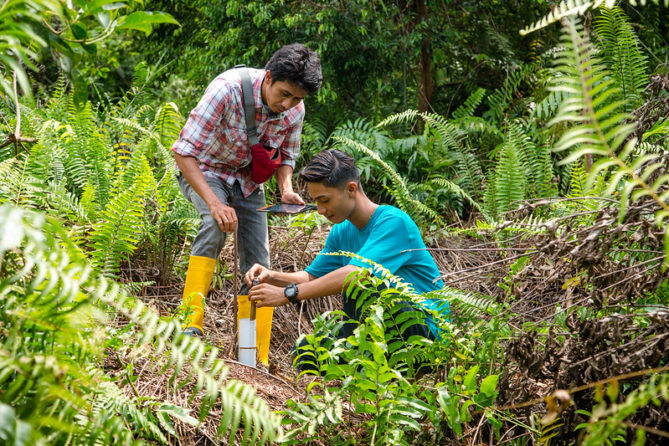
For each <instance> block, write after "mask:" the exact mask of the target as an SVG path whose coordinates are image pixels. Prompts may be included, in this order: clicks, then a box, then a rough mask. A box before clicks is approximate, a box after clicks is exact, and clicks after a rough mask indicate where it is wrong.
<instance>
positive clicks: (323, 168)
mask: <svg viewBox="0 0 669 446" xmlns="http://www.w3.org/2000/svg"><path fill="white" fill-rule="evenodd" d="M300 178H302V180H304V181H306V182H308V183H323V185H324V186H327V187H342V186H344V185H345V184H346V183H348V182H349V181H355V182H356V183H360V172H359V171H358V168H357V167H356V166H355V160H354V159H353V157H352V156H351V155H348V154H346V153H344V152H340V151H339V150H334V149H332V150H324V151H322V152H321V153H319V154H318V155H316V156H315V157H314V158H313V159H312V160H311V162H310V163H309V164H307V166H306V167H305V168H304V169H302V172H300Z"/></svg>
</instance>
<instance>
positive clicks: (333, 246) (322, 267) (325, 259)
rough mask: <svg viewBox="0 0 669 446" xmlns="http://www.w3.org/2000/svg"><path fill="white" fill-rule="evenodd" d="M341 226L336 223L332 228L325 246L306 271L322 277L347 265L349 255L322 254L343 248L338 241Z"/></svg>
mask: <svg viewBox="0 0 669 446" xmlns="http://www.w3.org/2000/svg"><path fill="white" fill-rule="evenodd" d="M338 229H339V228H338V227H337V226H336V225H335V226H333V227H332V229H331V230H330V233H329V234H328V238H327V239H325V246H324V247H323V249H322V250H321V252H320V253H319V254H318V255H317V256H316V258H315V259H314V261H313V262H311V264H310V265H309V266H307V268H306V270H305V271H306V272H308V273H309V274H311V275H312V276H314V277H322V276H324V275H326V274H327V273H330V272H332V271H334V270H336V269H339V268H341V267H342V266H345V265H346V263H348V257H343V256H327V255H322V254H325V253H329V252H338V251H340V250H341V248H340V247H339V244H338V243H337V241H338V239H339V236H338V233H339V230H338Z"/></svg>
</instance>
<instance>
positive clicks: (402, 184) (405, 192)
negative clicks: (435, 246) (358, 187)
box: [332, 136, 439, 220]
mask: <svg viewBox="0 0 669 446" xmlns="http://www.w3.org/2000/svg"><path fill="white" fill-rule="evenodd" d="M332 138H333V139H334V140H335V141H338V142H340V143H342V144H344V145H346V146H349V147H352V148H354V149H356V150H358V151H360V152H363V153H364V154H366V155H367V156H369V157H370V158H372V159H374V160H375V161H376V162H377V163H379V164H380V165H381V166H382V167H383V168H384V170H385V171H386V173H388V174H389V175H390V176H391V177H392V179H393V187H392V188H389V191H390V193H391V194H392V195H393V197H394V198H395V200H396V201H397V205H398V207H399V208H400V209H402V210H403V211H404V212H406V213H407V214H409V215H416V214H419V215H420V214H424V215H426V216H428V217H429V218H431V219H433V220H439V215H438V214H437V213H436V212H435V211H434V210H432V209H430V208H429V207H427V206H425V205H424V204H423V203H421V202H420V201H418V200H415V199H414V198H413V197H412V196H411V192H410V191H409V189H408V187H407V184H406V181H405V180H404V178H403V177H402V176H401V175H400V174H399V173H397V171H395V169H393V168H392V167H391V166H390V165H389V164H388V163H386V162H385V161H384V160H383V159H381V157H380V156H379V155H378V154H377V153H376V152H374V151H373V150H370V149H369V148H368V147H366V146H365V145H363V144H360V143H359V142H357V141H353V140H351V139H348V138H343V137H340V136H334V137H332Z"/></svg>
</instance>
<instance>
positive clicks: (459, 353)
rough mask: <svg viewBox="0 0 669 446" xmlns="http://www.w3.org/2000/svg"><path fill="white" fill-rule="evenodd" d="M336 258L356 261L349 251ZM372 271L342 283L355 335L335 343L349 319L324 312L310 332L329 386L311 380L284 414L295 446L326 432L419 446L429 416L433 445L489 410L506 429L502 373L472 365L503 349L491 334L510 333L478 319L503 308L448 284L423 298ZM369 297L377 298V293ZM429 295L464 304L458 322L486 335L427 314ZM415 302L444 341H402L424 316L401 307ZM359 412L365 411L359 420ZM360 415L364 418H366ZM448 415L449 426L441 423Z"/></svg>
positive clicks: (336, 437) (332, 438)
mask: <svg viewBox="0 0 669 446" xmlns="http://www.w3.org/2000/svg"><path fill="white" fill-rule="evenodd" d="M333 255H345V256H350V257H356V256H355V254H352V253H339V254H333ZM369 272H373V274H374V275H370V274H368V273H367V272H365V271H362V272H357V273H352V274H351V276H350V277H349V280H348V281H347V285H345V287H346V291H347V292H348V293H351V295H352V296H353V297H354V298H355V299H356V302H358V305H359V306H360V308H361V311H362V317H361V319H360V324H359V326H357V328H355V330H354V331H353V334H352V335H351V336H349V337H348V338H347V339H339V340H334V337H333V336H332V334H333V333H335V332H336V331H337V330H339V329H340V328H341V326H342V321H340V316H344V314H343V313H342V312H340V311H338V312H332V313H330V314H328V315H325V316H324V317H320V318H318V319H317V320H316V321H315V324H316V327H315V331H314V334H312V335H308V336H307V337H306V339H307V340H308V342H309V344H310V345H311V346H312V347H313V349H314V352H315V356H316V358H317V363H315V364H311V365H312V366H314V367H315V368H316V369H317V370H318V373H320V375H321V376H323V383H322V384H321V383H319V382H318V381H316V382H314V383H313V384H312V385H310V386H309V387H308V389H307V390H308V395H307V397H308V398H307V401H305V402H290V403H289V408H288V410H286V411H284V415H285V416H286V418H287V419H286V420H285V421H284V422H285V423H289V424H291V425H292V428H291V429H290V430H289V431H288V433H287V435H288V438H290V439H291V441H290V442H291V443H300V442H305V441H310V440H316V439H318V438H321V439H322V438H328V441H329V442H330V444H350V442H351V441H354V438H355V441H364V442H366V443H369V444H388V443H389V442H391V443H393V444H413V443H414V442H416V441H417V438H419V435H420V433H419V432H420V431H421V429H422V430H425V426H423V427H421V424H420V423H419V420H423V421H422V423H423V424H424V423H429V424H430V425H431V428H430V429H434V431H433V432H435V436H434V437H432V438H431V440H430V441H432V442H436V443H439V442H441V441H444V440H445V438H462V436H463V429H462V427H463V424H464V423H468V422H470V421H471V420H472V417H473V416H485V417H486V418H487V419H488V421H489V422H490V423H491V425H492V426H499V419H498V415H497V414H496V412H495V411H494V410H493V409H492V407H493V403H494V400H495V398H496V396H497V382H498V375H496V374H488V375H486V374H483V373H479V371H480V366H479V365H474V364H472V362H474V363H476V362H479V361H484V362H488V361H490V359H491V358H490V357H488V356H487V355H488V354H489V353H490V352H491V351H492V350H496V349H498V348H499V346H498V345H497V346H496V347H495V345H493V344H495V341H492V338H490V337H489V335H488V333H491V334H493V335H494V336H500V335H501V334H504V333H506V331H505V330H500V329H499V328H500V327H499V323H498V322H496V324H498V325H497V326H496V327H495V329H492V327H493V326H494V325H491V326H490V328H484V327H482V326H481V325H480V321H481V314H487V315H491V314H495V315H496V316H495V320H497V318H498V317H499V315H500V314H501V313H500V312H499V311H497V310H495V309H494V308H495V304H494V303H493V302H491V301H490V299H488V298H486V297H483V296H474V295H471V294H467V293H463V292H461V291H459V290H456V289H451V288H445V289H443V290H439V291H435V292H431V293H427V294H425V295H422V296H421V295H419V294H416V293H415V292H414V291H413V290H412V288H411V286H409V285H408V284H406V283H404V282H403V281H402V280H401V279H400V278H398V277H396V276H393V275H391V274H390V273H389V272H388V271H387V270H385V269H384V268H383V267H382V266H381V265H378V264H373V263H372V266H371V267H370V269H369ZM372 293H374V294H375V295H377V294H378V298H375V299H370V296H371V295H372ZM429 299H439V300H442V301H443V300H448V301H450V302H451V303H452V304H453V305H454V308H455V309H456V310H462V314H461V315H460V316H458V317H459V322H458V324H465V321H466V320H472V321H473V320H476V321H478V324H479V325H478V329H481V330H482V332H483V333H486V334H485V335H483V336H481V334H482V333H481V334H474V335H473V333H474V332H468V333H467V334H465V333H464V332H463V331H461V330H460V329H459V328H457V325H455V324H453V325H452V324H451V323H450V322H449V321H448V319H446V318H445V317H446V314H442V313H437V312H433V311H431V310H427V307H425V306H424V305H425V303H426V301H427V300H429ZM409 302H410V303H412V304H413V305H416V306H418V307H420V308H424V309H426V310H427V311H428V313H429V314H430V315H431V316H432V318H433V320H434V321H435V323H436V325H437V326H438V327H439V328H440V330H441V332H440V333H441V335H440V336H442V339H441V340H440V341H437V342H430V341H427V340H426V339H424V338H419V337H411V338H409V339H408V340H407V341H401V339H402V337H401V334H402V333H403V332H404V331H405V330H406V329H407V328H408V327H410V326H411V325H413V324H416V323H420V322H421V321H422V320H423V318H425V314H424V313H421V312H417V311H415V310H414V311H404V312H401V311H400V310H401V309H403V308H406V305H407V304H408V303H409ZM468 318H469V319H468ZM487 330H490V331H489V332H488V331H487ZM477 337H478V338H479V340H480V339H481V338H485V339H486V341H485V343H486V347H485V348H482V345H478V344H477V342H478V341H476V340H475V339H474V338H477ZM489 338H490V339H489ZM489 341H491V343H490V344H487V343H488V342H489ZM470 361H472V362H470ZM442 364H444V365H445V364H448V366H449V369H448V376H447V379H446V381H444V382H441V381H438V382H435V383H432V382H431V381H430V380H428V381H426V382H423V381H420V380H416V379H415V378H416V376H417V374H422V373H423V372H424V371H425V370H430V369H433V370H434V369H436V368H439V367H441V366H442ZM303 373H313V372H310V371H305V372H303ZM418 376H419V375H418ZM354 413H355V414H358V416H357V417H352V416H351V415H352V414H354ZM360 414H365V415H366V416H365V417H364V418H362V419H360V418H359V417H360ZM356 420H359V421H356ZM444 421H445V422H446V424H447V426H448V429H447V430H443V428H442V423H443V422H444ZM361 429H362V430H363V431H362V432H363V434H362V437H360V435H361V434H360V431H361ZM353 432H357V434H353ZM352 435H357V436H356V437H353V436H352Z"/></svg>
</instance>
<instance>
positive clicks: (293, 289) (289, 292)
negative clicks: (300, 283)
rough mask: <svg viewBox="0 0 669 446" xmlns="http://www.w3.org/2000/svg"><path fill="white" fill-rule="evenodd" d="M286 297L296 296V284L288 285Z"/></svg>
mask: <svg viewBox="0 0 669 446" xmlns="http://www.w3.org/2000/svg"><path fill="white" fill-rule="evenodd" d="M285 293H286V297H295V296H297V286H296V285H288V286H287V287H286V291H285Z"/></svg>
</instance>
